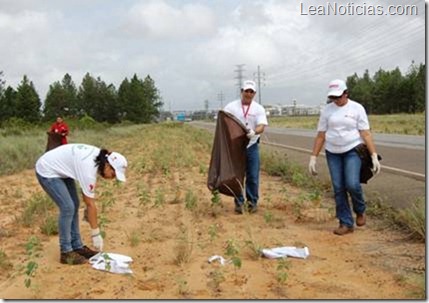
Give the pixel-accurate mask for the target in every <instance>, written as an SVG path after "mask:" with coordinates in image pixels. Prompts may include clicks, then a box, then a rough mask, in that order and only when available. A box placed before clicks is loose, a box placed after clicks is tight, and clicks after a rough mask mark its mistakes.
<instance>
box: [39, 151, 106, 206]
mask: <svg viewBox="0 0 429 303" xmlns="http://www.w3.org/2000/svg"><path fill="white" fill-rule="evenodd" d="M99 153H100V149H99V148H98V147H95V146H91V145H87V144H64V145H60V146H59V147H57V148H54V149H52V150H50V151H48V152H46V153H45V154H43V155H42V156H41V157H40V158H39V160H37V162H36V172H37V173H38V174H39V175H41V176H42V177H45V178H72V179H74V180H77V181H78V182H79V185H80V187H81V188H82V191H83V193H84V195H85V196H87V197H90V198H94V197H95V192H94V190H95V183H96V181H97V167H96V166H95V161H94V160H95V158H96V157H97V156H98V154H99Z"/></svg>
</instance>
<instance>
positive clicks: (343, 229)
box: [334, 224, 354, 236]
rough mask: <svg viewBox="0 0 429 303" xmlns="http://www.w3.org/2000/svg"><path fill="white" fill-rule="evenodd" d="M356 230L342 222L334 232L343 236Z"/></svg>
mask: <svg viewBox="0 0 429 303" xmlns="http://www.w3.org/2000/svg"><path fill="white" fill-rule="evenodd" d="M353 231H354V229H353V227H348V226H345V225H342V224H340V226H339V227H338V228H336V229H334V234H336V235H339V236H343V235H345V234H349V233H352V232H353Z"/></svg>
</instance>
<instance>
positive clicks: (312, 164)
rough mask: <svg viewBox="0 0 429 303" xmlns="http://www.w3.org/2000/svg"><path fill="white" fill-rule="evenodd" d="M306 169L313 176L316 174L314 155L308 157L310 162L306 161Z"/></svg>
mask: <svg viewBox="0 0 429 303" xmlns="http://www.w3.org/2000/svg"><path fill="white" fill-rule="evenodd" d="M308 171H309V172H310V174H312V175H313V176H316V175H317V171H316V156H311V157H310V162H309V163H308Z"/></svg>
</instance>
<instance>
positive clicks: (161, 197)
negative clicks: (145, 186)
mask: <svg viewBox="0 0 429 303" xmlns="http://www.w3.org/2000/svg"><path fill="white" fill-rule="evenodd" d="M164 204H165V193H164V189H163V188H157V189H156V190H155V202H154V207H160V206H163V205H164Z"/></svg>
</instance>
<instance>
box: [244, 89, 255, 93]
mask: <svg viewBox="0 0 429 303" xmlns="http://www.w3.org/2000/svg"><path fill="white" fill-rule="evenodd" d="M244 92H245V93H251V94H254V93H255V92H254V91H253V90H251V89H246V90H245V91H244Z"/></svg>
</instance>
